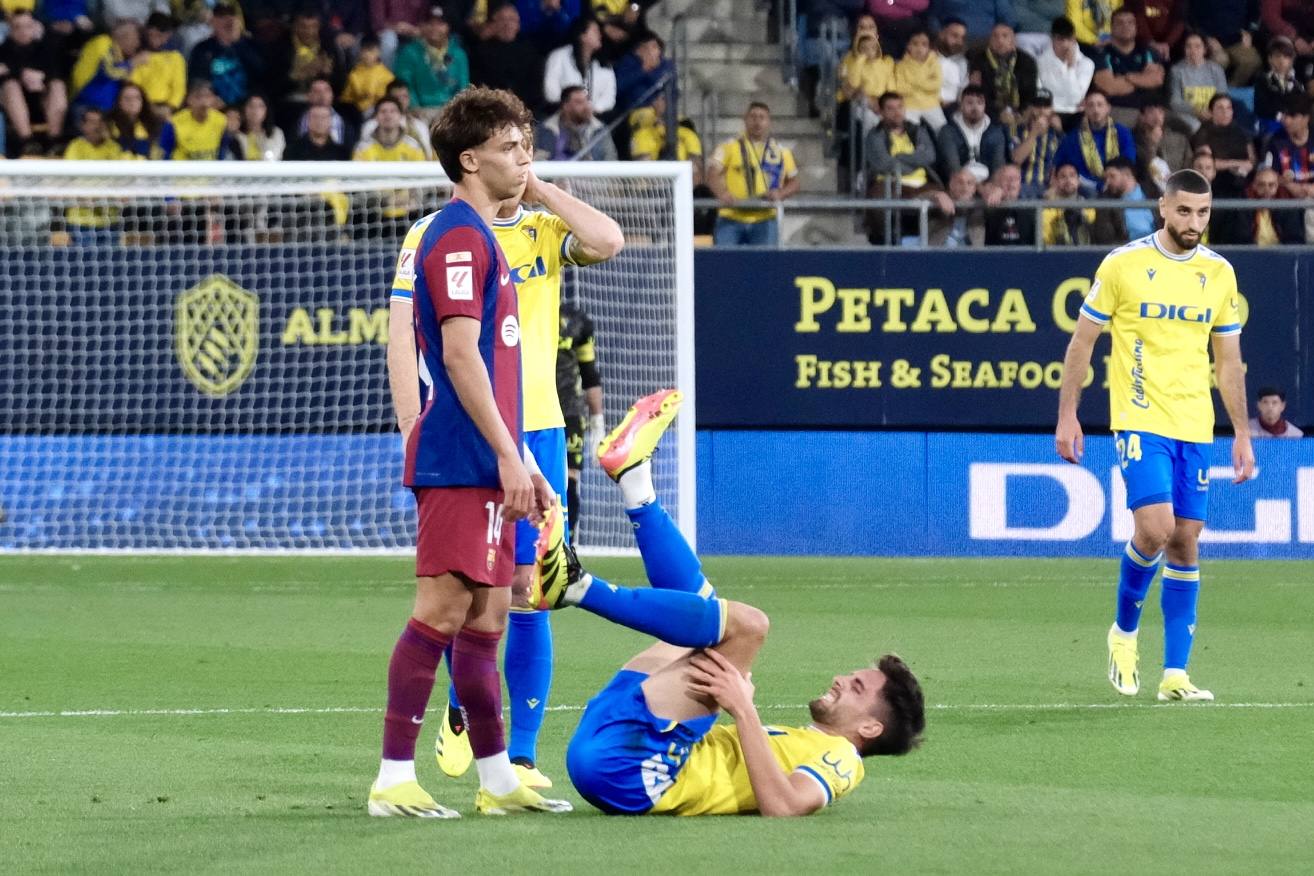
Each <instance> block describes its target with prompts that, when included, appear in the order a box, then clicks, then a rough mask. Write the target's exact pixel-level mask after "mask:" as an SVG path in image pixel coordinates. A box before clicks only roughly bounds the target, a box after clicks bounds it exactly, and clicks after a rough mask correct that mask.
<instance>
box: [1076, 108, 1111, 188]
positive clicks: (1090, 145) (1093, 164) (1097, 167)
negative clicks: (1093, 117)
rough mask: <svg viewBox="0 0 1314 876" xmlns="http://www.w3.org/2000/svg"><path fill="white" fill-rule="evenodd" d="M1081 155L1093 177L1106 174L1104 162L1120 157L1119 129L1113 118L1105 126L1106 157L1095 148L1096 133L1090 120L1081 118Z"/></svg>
mask: <svg viewBox="0 0 1314 876" xmlns="http://www.w3.org/2000/svg"><path fill="white" fill-rule="evenodd" d="M1081 157H1082V159H1083V160H1084V161H1085V162H1086V169H1087V170H1089V171H1090V175H1091V177H1092V178H1099V177H1102V176H1103V175H1104V162H1106V161H1110V160H1112V159H1114V158H1117V157H1118V130H1117V126H1116V125H1115V124H1114V123H1113V119H1109V121H1108V122H1107V123H1106V124H1105V126H1104V157H1103V158H1100V151H1099V149H1097V148H1095V135H1094V134H1093V133H1092V132H1091V130H1090V122H1089V121H1088V120H1086V119H1082V120H1081Z"/></svg>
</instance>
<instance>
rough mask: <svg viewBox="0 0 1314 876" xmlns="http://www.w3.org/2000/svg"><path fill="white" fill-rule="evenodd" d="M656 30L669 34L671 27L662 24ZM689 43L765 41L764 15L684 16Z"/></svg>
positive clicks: (758, 42)
mask: <svg viewBox="0 0 1314 876" xmlns="http://www.w3.org/2000/svg"><path fill="white" fill-rule="evenodd" d="M661 26H662V28H663V29H662V30H659V31H657V32H658V33H663V34H667V35H670V34H671V28H670V26H669V25H666V24H663V25H661ZM685 27H686V28H687V33H688V34H689V45H693V44H694V43H756V44H758V45H762V44H764V43H765V42H766V15H765V14H762V15H753V16H751V17H735V18H713V17H711V16H705V15H698V16H689V17H687V18H685Z"/></svg>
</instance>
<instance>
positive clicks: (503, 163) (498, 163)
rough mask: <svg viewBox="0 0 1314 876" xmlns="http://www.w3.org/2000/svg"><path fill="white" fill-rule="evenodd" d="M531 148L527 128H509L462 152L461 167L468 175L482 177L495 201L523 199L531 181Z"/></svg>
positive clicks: (480, 180) (483, 183) (481, 181)
mask: <svg viewBox="0 0 1314 876" xmlns="http://www.w3.org/2000/svg"><path fill="white" fill-rule="evenodd" d="M529 148H530V144H529V141H528V140H527V139H526V138H525V132H524V129H523V128H521V127H519V126H518V125H507V126H506V127H505V128H503V129H502V130H500V131H498V132H497V133H496V134H494V135H493V136H491V137H489V138H488V139H487V140H485V141H484V142H482V143H480V144H479V145H478V146H476V147H474V148H473V149H468V150H466V151H465V152H462V153H461V164H462V165H463V166H464V167H465V169H466V173H467V174H470V175H477V176H478V178H479V182H480V183H481V184H482V185H483V187H484V189H485V190H486V191H487V192H488V196H489V198H490V199H491V200H494V201H506V200H509V199H511V198H519V197H520V196H521V195H522V194H523V193H524V191H525V183H527V182H528V181H529V163H530V160H531V159H532V157H533V156H531V155H530V152H529ZM467 156H468V157H469V158H470V159H472V161H468V160H467ZM472 164H473V166H471V165H472Z"/></svg>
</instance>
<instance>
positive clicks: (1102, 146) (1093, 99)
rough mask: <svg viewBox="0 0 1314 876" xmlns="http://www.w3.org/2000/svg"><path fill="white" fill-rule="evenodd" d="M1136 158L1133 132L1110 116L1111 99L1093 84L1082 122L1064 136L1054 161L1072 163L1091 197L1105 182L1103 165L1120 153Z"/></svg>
mask: <svg viewBox="0 0 1314 876" xmlns="http://www.w3.org/2000/svg"><path fill="white" fill-rule="evenodd" d="M1120 155H1121V156H1126V157H1127V158H1129V159H1131V160H1132V161H1133V162H1134V161H1135V160H1136V141H1135V140H1134V139H1133V138H1132V132H1131V131H1130V130H1129V129H1128V128H1126V127H1124V126H1123V125H1120V124H1118V123H1117V122H1115V121H1114V120H1113V119H1112V118H1110V117H1109V99H1108V98H1107V97H1105V96H1104V92H1102V91H1100V90H1098V89H1095V88H1092V89H1091V92H1090V94H1088V95H1086V100H1085V101H1084V102H1083V104H1082V119H1081V122H1080V123H1079V124H1078V125H1077V126H1076V127H1075V128H1073V129H1072V130H1071V131H1068V133H1067V134H1066V135H1065V136H1064V137H1063V142H1062V143H1060V144H1059V151H1058V155H1056V156H1055V157H1054V164H1055V165H1056V166H1057V165H1060V164H1071V165H1073V166H1074V167H1076V168H1077V173H1078V174H1079V175H1080V176H1081V191H1082V194H1083V195H1085V196H1087V197H1089V196H1091V195H1093V194H1095V192H1097V191H1098V190H1099V189H1100V187H1101V186H1102V185H1103V184H1104V167H1105V165H1107V164H1108V162H1110V161H1111V160H1113V159H1114V158H1117V157H1118V156H1120Z"/></svg>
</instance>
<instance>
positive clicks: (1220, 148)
mask: <svg viewBox="0 0 1314 876" xmlns="http://www.w3.org/2000/svg"><path fill="white" fill-rule="evenodd" d="M1191 147H1192V148H1193V149H1195V150H1196V151H1199V150H1200V149H1201V148H1205V149H1208V150H1209V154H1210V155H1212V156H1213V157H1214V166H1215V167H1216V168H1217V169H1218V179H1219V181H1218V183H1217V184H1216V186H1215V188H1216V189H1217V188H1222V189H1223V190H1225V191H1228V192H1232V193H1234V194H1236V195H1239V193H1240V190H1241V188H1242V183H1243V182H1244V180H1245V179H1246V177H1248V176H1250V172H1251V171H1252V170H1254V169H1255V144H1254V142H1253V141H1252V140H1251V138H1250V135H1249V134H1247V133H1246V132H1245V131H1243V130H1241V126H1240V125H1238V124H1237V123H1236V117H1235V115H1234V114H1233V110H1232V98H1231V96H1230V95H1226V94H1215V95H1214V96H1213V97H1212V98H1210V100H1209V121H1207V122H1204V123H1202V124H1201V125H1200V130H1198V131H1196V132H1195V133H1194V134H1192V135H1191Z"/></svg>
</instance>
